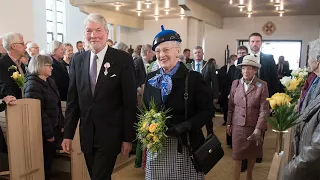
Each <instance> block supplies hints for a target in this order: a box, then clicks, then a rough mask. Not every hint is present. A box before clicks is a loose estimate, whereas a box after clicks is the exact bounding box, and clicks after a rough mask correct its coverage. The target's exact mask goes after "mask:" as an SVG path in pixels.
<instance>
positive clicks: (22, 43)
mask: <svg viewBox="0 0 320 180" xmlns="http://www.w3.org/2000/svg"><path fill="white" fill-rule="evenodd" d="M13 44H20V45H22V46H24V42H21V43H13Z"/></svg>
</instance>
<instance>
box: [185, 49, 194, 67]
mask: <svg viewBox="0 0 320 180" xmlns="http://www.w3.org/2000/svg"><path fill="white" fill-rule="evenodd" d="M183 55H184V57H185V59H186V64H191V63H192V62H193V59H191V58H190V49H187V48H186V49H184V50H183Z"/></svg>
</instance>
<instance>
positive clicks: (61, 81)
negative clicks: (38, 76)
mask: <svg viewBox="0 0 320 180" xmlns="http://www.w3.org/2000/svg"><path fill="white" fill-rule="evenodd" d="M52 59H53V64H52V67H53V69H52V76H51V77H52V78H53V79H54V81H55V83H56V85H57V87H58V90H59V94H60V99H61V101H67V96H68V88H69V74H68V71H67V69H66V68H65V67H64V66H63V65H62V64H61V63H60V61H57V60H55V59H54V58H53V57H52Z"/></svg>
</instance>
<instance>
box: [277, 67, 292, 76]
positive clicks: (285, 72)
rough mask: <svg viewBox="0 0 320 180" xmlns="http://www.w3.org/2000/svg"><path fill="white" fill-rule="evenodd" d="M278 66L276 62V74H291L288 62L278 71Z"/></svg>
mask: <svg viewBox="0 0 320 180" xmlns="http://www.w3.org/2000/svg"><path fill="white" fill-rule="evenodd" d="M278 68H279V64H277V67H276V70H277V72H278V75H282V76H290V75H291V74H290V70H289V66H288V64H283V66H282V71H281V72H280V70H278Z"/></svg>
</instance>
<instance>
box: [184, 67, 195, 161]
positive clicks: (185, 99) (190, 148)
mask: <svg viewBox="0 0 320 180" xmlns="http://www.w3.org/2000/svg"><path fill="white" fill-rule="evenodd" d="M189 72H190V70H189V71H188V73H187V76H186V80H185V84H184V117H185V120H187V119H188V99H189V93H188V85H189ZM186 134H187V149H188V152H189V156H190V158H191V159H192V160H194V158H193V154H192V147H191V143H190V135H189V132H187V133H186Z"/></svg>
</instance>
